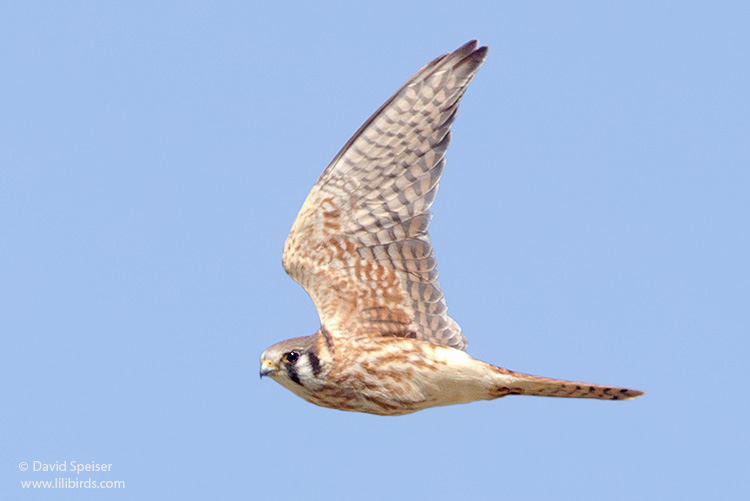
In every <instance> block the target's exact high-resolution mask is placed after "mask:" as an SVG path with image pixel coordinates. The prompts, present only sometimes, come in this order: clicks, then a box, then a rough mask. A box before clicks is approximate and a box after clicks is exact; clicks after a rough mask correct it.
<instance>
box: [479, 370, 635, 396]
mask: <svg viewBox="0 0 750 501" xmlns="http://www.w3.org/2000/svg"><path fill="white" fill-rule="evenodd" d="M493 369H494V370H495V372H496V373H497V374H498V376H499V377H498V381H499V384H498V387H497V388H495V389H494V391H493V396H494V394H495V393H496V394H497V396H496V397H494V398H499V397H503V396H505V395H535V396H539V397H566V398H597V399H600V400H630V399H632V398H636V397H640V396H641V395H643V393H644V392H642V391H638V390H629V389H627V388H617V387H615V386H603V385H600V384H591V383H579V382H575V381H565V380H563V379H551V378H546V377H541V376H532V375H531V374H524V373H522V372H514V371H509V370H507V369H503V368H501V367H495V366H493Z"/></svg>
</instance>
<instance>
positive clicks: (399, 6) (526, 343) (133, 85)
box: [0, 1, 750, 500]
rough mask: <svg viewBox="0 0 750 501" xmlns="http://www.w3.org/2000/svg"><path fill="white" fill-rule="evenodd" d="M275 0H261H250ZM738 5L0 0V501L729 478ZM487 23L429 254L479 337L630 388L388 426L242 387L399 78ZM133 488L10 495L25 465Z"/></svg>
mask: <svg viewBox="0 0 750 501" xmlns="http://www.w3.org/2000/svg"><path fill="white" fill-rule="evenodd" d="M269 4H270V2H269ZM748 25H750V8H749V7H748V4H747V3H744V2H713V3H709V2H700V3H699V2H659V3H658V4H657V3H654V2H627V3H624V2H618V3H617V4H616V5H615V3H614V2H607V3H606V4H605V3H602V2H523V3H522V2H513V3H511V2H471V5H470V6H467V7H459V6H458V3H456V2H442V1H433V2H418V3H417V2H414V3H406V2H377V4H375V3H373V4H372V5H370V6H367V7H362V6H355V5H352V4H348V3H343V2H341V3H326V2H316V3H313V2H310V3H306V4H304V5H300V4H293V3H282V2H279V3H276V4H275V5H273V6H271V5H252V4H251V3H250V2H106V3H105V2H66V3H62V2H14V3H10V2H8V3H5V4H3V6H2V7H0V62H1V63H2V77H1V78H0V234H1V235H2V238H1V239H0V332H1V333H2V336H1V337H0V343H2V344H1V346H2V348H1V349H0V371H1V372H0V376H2V377H1V379H0V380H1V381H2V384H1V385H0V391H1V392H2V393H1V394H0V398H1V399H2V402H3V405H2V410H0V417H1V420H2V427H0V429H1V430H2V447H0V450H1V451H2V452H1V453H0V454H2V462H1V463H0V465H1V467H0V493H2V495H1V496H0V497H2V498H3V499H83V498H90V497H91V496H95V497H96V498H97V499H272V498H280V497H294V498H304V499H313V500H314V499H323V498H326V499H383V498H389V499H428V498H429V499H447V498H453V499H459V498H460V499H500V498H504V499H514V500H527V499H528V500H536V499H558V500H587V499H591V500H600V499H613V500H620V499H623V500H625V499H665V498H669V499H703V498H706V497H710V498H713V499H745V498H747V496H748V495H749V493H748V490H749V489H748V486H747V479H746V477H747V472H748V465H749V464H750V460H749V459H748V452H747V451H748V449H749V448H750V443H749V442H750V441H749V440H748V431H747V422H748V408H747V404H746V403H745V402H746V400H747V399H746V397H745V395H744V394H743V391H744V390H743V387H744V381H745V376H746V369H747V360H748V352H749V351H750V350H749V348H750V346H748V335H749V334H750V315H749V314H748V311H749V307H750V266H749V265H748V256H749V255H750V231H748V216H750V197H749V196H748V188H749V187H750V93H749V92H748V89H750V71H749V70H748V64H747V63H748V61H749V60H750V32H748V29H747V27H748ZM472 38H479V39H480V41H481V42H482V43H485V44H488V45H489V46H490V55H489V59H488V60H487V62H486V63H485V66H484V67H483V68H482V69H481V70H480V72H479V75H478V76H477V78H476V79H475V81H474V83H473V84H472V85H471V87H470V88H469V90H468V92H467V94H466V97H465V99H464V101H463V103H462V106H461V109H460V111H459V115H458V119H457V121H456V123H455V126H454V136H453V138H454V139H453V142H452V144H451V148H450V150H449V151H448V155H447V157H448V164H447V168H446V171H445V174H444V176H443V180H442V183H441V188H440V194H439V196H438V198H437V200H436V202H435V205H434V206H433V209H434V213H435V217H434V219H433V223H432V226H431V234H432V239H433V244H434V245H435V249H436V255H437V257H438V260H439V263H440V270H441V284H442V288H443V291H444V292H445V294H446V296H447V299H448V305H449V309H450V313H451V315H452V316H453V317H454V318H455V319H456V320H457V321H458V322H459V323H460V324H461V326H462V328H463V330H464V332H465V334H466V335H467V336H468V338H469V341H470V346H469V353H471V354H472V355H473V356H475V357H477V358H480V359H483V360H487V361H490V362H493V363H496V364H498V365H501V366H504V367H507V368H510V369H514V370H520V371H524V372H529V373H534V374H540V375H546V376H553V377H560V378H567V379H577V380H584V381H592V382H597V383H603V384H612V385H622V386H627V387H633V388H638V389H641V390H645V391H647V392H648V393H647V395H646V396H645V397H643V398H640V399H638V400H635V401H631V402H599V401H583V400H565V399H541V398H523V397H511V398H505V399H501V400H498V401H493V402H481V403H474V404H470V405H463V406H455V407H447V408H438V409H430V410H427V411H423V412H420V413H416V414H413V415H409V416H405V417H399V418H383V417H377V416H370V415H360V414H351V413H343V412H336V411H332V410H328V409H323V408H318V407H315V406H313V405H311V404H308V403H306V402H304V401H302V400H301V399H299V398H297V397H295V396H294V395H293V394H291V393H290V392H288V391H286V390H285V389H283V388H282V387H281V386H279V385H277V384H275V383H274V382H272V381H270V380H264V381H259V380H258V376H257V374H258V356H259V354H260V353H261V352H262V351H263V349H265V348H266V347H267V346H269V345H271V344H273V343H275V342H277V341H279V340H282V339H286V338H289V337H294V336H299V335H306V334H311V333H312V332H314V331H315V330H316V329H317V328H318V318H317V315H316V312H315V310H314V308H313V305H312V303H311V301H310V300H309V298H308V297H307V295H306V294H305V293H304V291H303V290H302V289H301V288H300V287H299V286H298V285H297V284H295V283H294V282H293V281H292V280H291V279H289V278H288V277H287V276H286V275H285V273H284V271H283V270H282V268H281V250H282V246H283V243H284V239H285V238H286V234H287V232H288V231H289V228H290V226H291V223H292V221H293V219H294V217H295V215H296V213H297V210H298V209H299V207H300V205H301V204H302V201H303V200H304V198H305V196H306V195H307V192H308V191H309V189H310V188H311V187H312V185H313V183H314V182H315V180H316V179H317V177H318V175H319V174H320V172H321V171H322V169H323V168H324V167H325V165H326V164H327V163H328V161H329V160H330V159H331V158H332V157H333V156H334V155H335V154H336V152H337V151H338V150H339V148H340V147H341V146H342V145H343V144H344V143H345V142H346V140H347V139H348V138H349V136H350V135H351V134H352V133H353V132H354V131H355V130H356V129H357V127H358V126H359V125H360V124H361V123H362V122H363V121H364V120H365V119H366V118H367V117H368V116H369V115H370V113H372V112H373V111H374V110H375V109H376V108H377V107H378V106H379V105H380V104H381V103H382V102H383V101H384V100H385V99H386V98H387V97H389V96H390V95H391V93H392V92H393V91H395V90H396V89H397V88H398V87H399V86H400V85H401V83H403V81H405V80H406V79H407V78H408V77H409V76H410V75H411V74H412V73H413V72H414V71H416V70H417V69H418V68H420V67H421V66H422V65H423V64H425V63H427V62H428V61H429V60H431V59H432V58H434V57H435V56H437V55H439V54H441V53H444V52H447V51H450V50H453V49H455V48H456V47H458V46H459V45H461V44H462V43H464V42H466V41H467V40H470V39H472ZM33 461H39V462H40V463H54V462H55V461H59V462H62V461H67V463H68V464H70V463H71V461H77V462H83V463H87V462H88V463H90V462H92V461H94V462H96V463H105V464H111V465H112V467H111V470H112V471H111V472H106V473H103V472H98V473H96V472H94V473H82V474H80V475H74V474H68V475H64V476H68V477H72V478H75V477H78V478H79V479H81V480H85V479H87V478H89V477H90V478H92V479H94V480H97V481H106V480H113V481H124V482H125V485H126V487H125V488H124V489H120V490H108V491H97V492H96V493H91V492H90V491H86V492H82V491H81V489H77V490H76V489H70V490H56V491H54V492H49V491H43V490H24V489H22V488H21V486H20V482H21V481H23V480H50V479H54V478H55V477H57V476H63V475H61V474H55V473H50V472H33V471H31V469H30V470H29V471H26V472H22V471H20V469H19V463H21V462H27V463H29V465H33Z"/></svg>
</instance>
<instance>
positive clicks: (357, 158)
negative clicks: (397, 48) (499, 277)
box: [283, 40, 487, 349]
mask: <svg viewBox="0 0 750 501" xmlns="http://www.w3.org/2000/svg"><path fill="white" fill-rule="evenodd" d="M486 57H487V48H486V47H478V43H477V42H476V41H475V40H474V41H471V42H469V43H467V44H465V45H463V46H462V47H460V48H458V49H457V50H456V51H454V52H452V53H449V54H445V55H443V56H440V57H438V58H437V59H435V60H434V61H432V62H430V63H429V64H427V65H426V66H424V67H423V68H422V69H420V70H419V71H418V72H417V73H415V74H414V75H413V76H412V77H411V78H410V79H409V80H408V81H407V82H406V83H405V84H404V85H403V86H402V87H401V88H400V89H399V90H398V91H397V92H396V93H395V94H394V95H393V96H392V97H391V98H390V99H389V100H388V101H386V102H385V103H384V104H383V105H382V106H381V107H380V108H379V109H378V110H377V111H376V112H375V113H374V114H373V115H372V116H371V117H370V118H369V119H368V120H367V121H366V122H365V123H364V124H363V125H362V127H360V128H359V130H358V131H357V132H356V133H355V134H354V136H352V138H351V139H350V140H349V141H348V142H347V143H346V145H344V147H343V148H342V149H341V151H339V153H338V154H337V155H336V157H335V158H334V159H333V160H332V161H331V163H330V164H329V165H328V167H327V168H326V169H325V170H324V171H323V173H322V174H321V176H320V178H319V179H318V181H317V183H316V184H315V186H314V187H313V189H312V190H311V191H310V194H309V195H308V197H307V199H306V200H305V203H304V204H303V206H302V208H301V209H300V212H299V214H298V215H297V218H296V220H295V221H294V224H293V225H292V229H291V231H290V233H289V237H288V238H287V241H286V244H285V246H284V256H283V264H284V269H285V270H286V271H287V273H289V275H290V276H291V277H292V278H293V279H294V280H296V281H297V282H299V283H300V285H302V287H304V288H305V290H306V291H307V292H308V294H310V297H311V298H312V300H313V302H314V303H315V306H316V308H317V309H318V313H319V315H320V320H321V324H322V325H323V326H325V327H326V329H327V330H328V331H329V332H330V333H331V334H332V335H334V336H341V337H348V338H356V337H361V336H384V335H386V336H387V335H396V336H408V337H414V338H417V339H423V340H427V341H430V342H433V343H436V344H442V345H446V346H452V347H454V348H458V349H466V346H467V341H466V338H465V337H464V336H463V334H461V329H460V327H459V326H458V324H457V323H456V322H455V321H454V320H453V319H451V318H450V317H449V316H448V315H447V313H446V311H447V306H446V303H445V297H444V296H443V293H442V291H441V290H440V285H439V283H438V280H437V279H438V270H437V261H436V260H435V256H434V253H433V250H432V245H431V244H430V239H429V235H428V227H429V223H430V219H431V217H432V212H431V211H430V206H431V205H432V202H433V201H434V199H435V195H436V194H437V189H438V183H439V181H440V176H441V174H442V172H443V169H444V167H445V152H446V150H447V149H448V145H449V144H450V140H451V131H450V128H451V125H452V124H453V121H454V120H455V117H456V112H457V111H458V104H459V102H460V100H461V97H462V96H463V93H464V91H465V90H466V87H467V86H468V85H469V83H470V82H471V80H472V79H473V78H474V75H475V74H476V72H477V70H478V69H479V67H480V66H481V65H482V63H483V62H484V60H485V58H486Z"/></svg>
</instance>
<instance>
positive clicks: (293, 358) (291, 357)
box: [285, 351, 299, 364]
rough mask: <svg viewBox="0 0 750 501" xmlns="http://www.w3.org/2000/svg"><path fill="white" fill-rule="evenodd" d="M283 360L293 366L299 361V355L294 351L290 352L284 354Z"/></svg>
mask: <svg viewBox="0 0 750 501" xmlns="http://www.w3.org/2000/svg"><path fill="white" fill-rule="evenodd" d="M285 358H286V361H287V362H289V363H290V364H293V363H294V362H296V361H297V360H298V359H299V353H297V352H296V351H290V352H289V353H287V354H286V356H285Z"/></svg>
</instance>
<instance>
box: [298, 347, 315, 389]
mask: <svg viewBox="0 0 750 501" xmlns="http://www.w3.org/2000/svg"><path fill="white" fill-rule="evenodd" d="M294 368H295V369H296V371H297V377H299V379H300V381H302V384H304V385H309V384H310V383H311V382H312V381H313V380H314V379H315V374H313V370H312V364H310V358H309V357H308V356H307V353H304V354H302V355H300V357H299V360H297V363H296V364H294Z"/></svg>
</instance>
